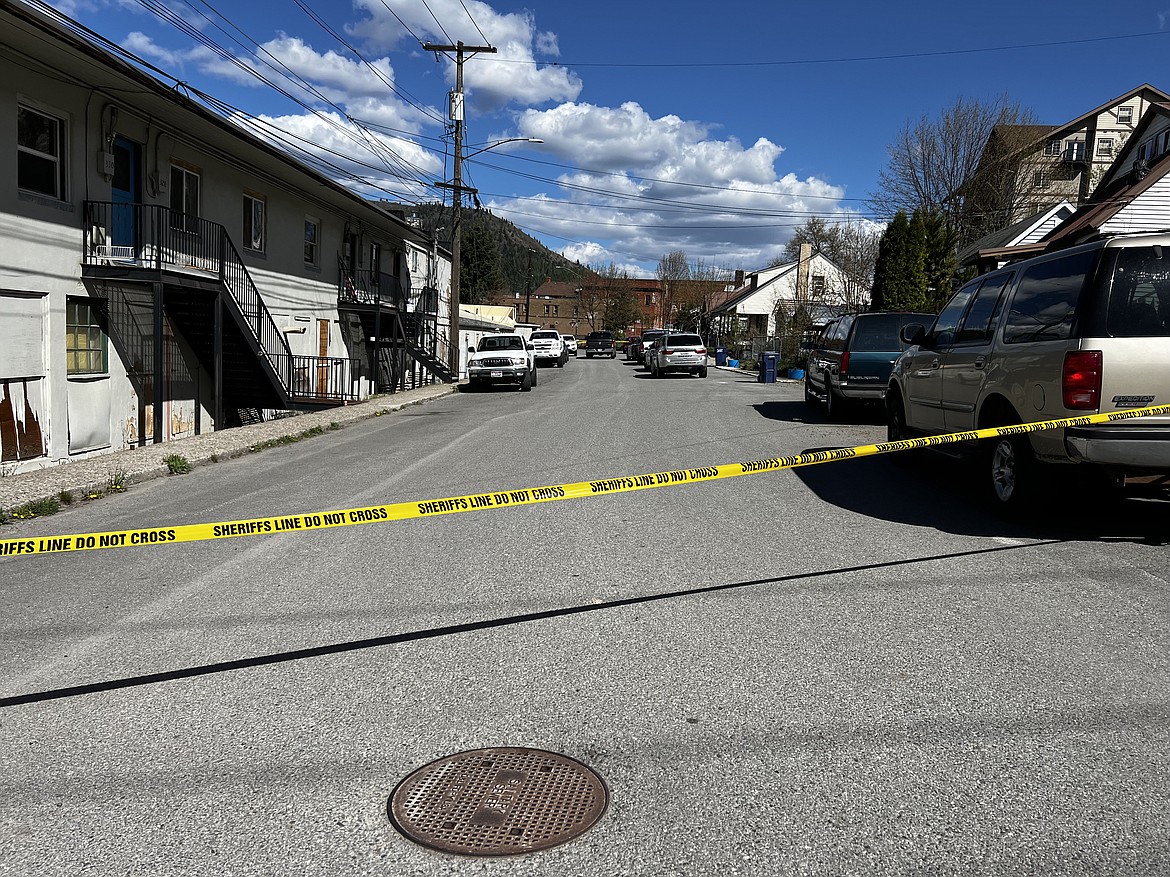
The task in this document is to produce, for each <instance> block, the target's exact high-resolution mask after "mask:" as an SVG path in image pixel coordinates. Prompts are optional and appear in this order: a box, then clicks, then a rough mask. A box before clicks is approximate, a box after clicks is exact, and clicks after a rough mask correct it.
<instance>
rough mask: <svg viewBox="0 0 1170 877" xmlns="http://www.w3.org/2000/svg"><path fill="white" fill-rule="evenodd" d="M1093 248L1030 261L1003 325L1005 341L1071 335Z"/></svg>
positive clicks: (1093, 255)
mask: <svg viewBox="0 0 1170 877" xmlns="http://www.w3.org/2000/svg"><path fill="white" fill-rule="evenodd" d="M1096 258H1097V251H1096V250H1088V251H1086V252H1083V253H1073V254H1071V255H1069V256H1065V257H1063V258H1060V259H1050V260H1048V261H1046V262H1041V263H1039V264H1038V265H1033V266H1032V267H1031V268H1029V269H1028V270H1027V271H1025V272H1024V275H1023V276H1022V277H1021V278H1020V283H1019V286H1017V287H1016V293H1015V295H1014V296H1013V297H1012V303H1011V309H1010V310H1009V311H1008V316H1007V322H1006V323H1005V325H1004V328H1003V340H1004V342H1005V343H1007V344H1020V343H1027V342H1029V341H1064V340H1065V339H1067V338H1070V337H1071V336H1072V329H1073V322H1074V321H1075V320H1076V316H1077V303H1078V302H1079V301H1080V298H1081V291H1082V290H1083V289H1084V288H1085V276H1086V275H1087V274H1088V273H1089V271H1090V270H1091V269H1092V267H1093V262H1094V260H1095V259H1096Z"/></svg>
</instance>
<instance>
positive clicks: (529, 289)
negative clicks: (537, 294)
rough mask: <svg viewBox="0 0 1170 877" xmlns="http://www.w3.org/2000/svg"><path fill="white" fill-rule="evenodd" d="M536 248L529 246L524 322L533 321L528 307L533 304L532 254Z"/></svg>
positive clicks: (525, 279) (525, 278)
mask: <svg viewBox="0 0 1170 877" xmlns="http://www.w3.org/2000/svg"><path fill="white" fill-rule="evenodd" d="M535 252H536V250H534V249H532V248H531V247H529V248H528V272H527V273H526V274H525V275H524V322H525V323H528V322H531V321H530V320H529V319H528V307H529V305H531V304H532V254H533V253H535Z"/></svg>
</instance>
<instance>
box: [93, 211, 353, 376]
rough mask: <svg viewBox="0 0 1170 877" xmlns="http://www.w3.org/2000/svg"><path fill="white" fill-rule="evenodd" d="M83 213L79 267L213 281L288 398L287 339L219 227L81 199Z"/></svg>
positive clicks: (290, 362)
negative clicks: (182, 275)
mask: <svg viewBox="0 0 1170 877" xmlns="http://www.w3.org/2000/svg"><path fill="white" fill-rule="evenodd" d="M85 213H86V216H85V228H86V236H85V251H84V253H83V256H82V260H83V263H84V264H86V265H97V266H103V265H129V266H134V267H138V268H146V269H154V270H175V271H181V272H189V273H192V274H195V275H197V276H202V277H206V278H208V279H213V280H217V281H218V282H219V283H221V284H223V286H224V287H225V288H226V289H227V290H228V292H229V293H230V294H231V298H232V300H233V301H234V302H235V305H236V308H237V309H238V311H239V313H240V316H241V317H242V318H243V323H244V325H245V326H247V328H248V330H249V332H250V333H251V335H252V338H253V340H254V341H255V343H256V346H257V347H258V348H259V353H260V355H261V357H262V358H263V359H264V360H265V361H267V363H268V367H269V368H270V369H271V370H272V372H273V374H274V376H275V378H276V380H277V381H278V382H279V384H280V385H281V387H282V388H283V390H284V392H285V394H286V395H287V396H292V395H294V393H293V376H294V372H293V367H294V363H293V355H292V351H291V350H290V349H289V346H288V341H287V339H286V338H285V337H284V334H283V333H282V332H281V331H280V329H279V328H278V327H277V325H276V322H275V321H274V320H273V319H272V315H271V314H270V313H269V311H268V308H267V306H265V304H264V301H263V299H261V297H260V292H259V290H258V289H257V288H256V284H255V283H254V282H253V280H252V276H251V275H250V274H249V273H248V268H247V266H246V265H245V264H244V262H243V260H242V259H241V258H240V254H239V252H238V251H237V250H236V247H235V244H233V243H232V240H231V237H230V236H229V235H228V233H227V230H226V229H225V228H224V227H223V226H222V225H219V224H217V223H214V222H209V221H208V220H206V219H201V218H199V217H197V216H191V215H189V214H186V213H179V212H176V211H173V210H171V209H169V208H167V207H162V206H159V205H156V204H121V203H113V202H101V201H87V202H86V204H85ZM315 385H316V384H314V386H315ZM342 398H348V397H342Z"/></svg>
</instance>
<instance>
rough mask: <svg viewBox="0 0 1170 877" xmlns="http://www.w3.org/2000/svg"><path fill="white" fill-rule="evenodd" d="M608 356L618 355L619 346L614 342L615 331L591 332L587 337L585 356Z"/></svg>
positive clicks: (590, 357) (611, 357) (591, 357)
mask: <svg viewBox="0 0 1170 877" xmlns="http://www.w3.org/2000/svg"><path fill="white" fill-rule="evenodd" d="M595 356H608V357H609V358H610V359H614V358H615V357H616V356H617V346H616V345H615V344H614V343H613V332H590V333H589V334H588V335H587V336H586V337H585V358H586V359H593V357H595Z"/></svg>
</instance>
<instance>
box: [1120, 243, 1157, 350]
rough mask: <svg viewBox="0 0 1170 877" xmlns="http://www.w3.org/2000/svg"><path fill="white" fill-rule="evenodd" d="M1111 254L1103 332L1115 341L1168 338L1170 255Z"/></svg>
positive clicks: (1127, 250)
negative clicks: (1116, 339)
mask: <svg viewBox="0 0 1170 877" xmlns="http://www.w3.org/2000/svg"><path fill="white" fill-rule="evenodd" d="M1114 252H1116V253H1117V256H1116V264H1115V265H1114V267H1113V270H1112V271H1111V272H1109V273H1110V274H1111V275H1112V280H1113V288H1112V289H1111V290H1110V291H1109V309H1108V312H1107V317H1106V327H1105V331H1106V332H1108V333H1109V334H1110V335H1112V336H1114V337H1115V338H1149V337H1166V336H1167V335H1170V251H1163V249H1162V248H1161V247H1156V248H1155V247H1121V248H1118V249H1116V250H1115V251H1114ZM1110 255H1111V254H1110Z"/></svg>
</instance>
